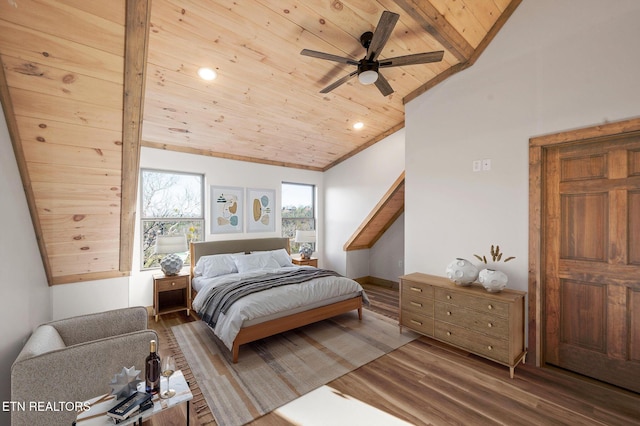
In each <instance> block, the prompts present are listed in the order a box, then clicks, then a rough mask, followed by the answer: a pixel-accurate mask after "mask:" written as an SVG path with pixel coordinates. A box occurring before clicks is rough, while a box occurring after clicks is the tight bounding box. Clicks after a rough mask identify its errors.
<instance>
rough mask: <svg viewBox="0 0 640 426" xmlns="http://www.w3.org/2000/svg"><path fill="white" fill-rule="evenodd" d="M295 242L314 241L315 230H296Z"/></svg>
mask: <svg viewBox="0 0 640 426" xmlns="http://www.w3.org/2000/svg"><path fill="white" fill-rule="evenodd" d="M294 241H295V242H296V243H315V242H316V231H296V237H295V239H294Z"/></svg>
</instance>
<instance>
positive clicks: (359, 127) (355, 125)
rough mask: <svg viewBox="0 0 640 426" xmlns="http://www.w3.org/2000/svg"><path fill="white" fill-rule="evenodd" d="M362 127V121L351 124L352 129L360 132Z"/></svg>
mask: <svg viewBox="0 0 640 426" xmlns="http://www.w3.org/2000/svg"><path fill="white" fill-rule="evenodd" d="M363 127H364V123H363V122H362V121H358V122H357V123H354V124H353V128H354V129H356V130H360V129H362V128H363Z"/></svg>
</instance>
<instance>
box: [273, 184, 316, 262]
mask: <svg viewBox="0 0 640 426" xmlns="http://www.w3.org/2000/svg"><path fill="white" fill-rule="evenodd" d="M315 192H316V187H315V185H308V184H302V183H290V182H283V183H282V195H281V199H282V236H283V237H288V238H289V239H290V240H291V243H290V244H291V253H298V252H299V251H300V244H299V243H296V242H294V241H293V239H294V237H295V236H296V230H300V231H311V230H314V229H316V217H315V216H316V213H315V212H316V205H315V204H316V203H315ZM311 246H312V247H311V248H312V250H315V244H312V245H311Z"/></svg>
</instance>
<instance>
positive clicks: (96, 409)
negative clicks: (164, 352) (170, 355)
mask: <svg viewBox="0 0 640 426" xmlns="http://www.w3.org/2000/svg"><path fill="white" fill-rule="evenodd" d="M166 380H167V379H166V378H165V377H161V378H160V389H164V388H166V386H167V381H166ZM169 384H170V385H171V388H172V389H175V391H176V394H175V395H174V396H172V397H171V398H166V399H162V398H160V397H159V396H158V395H154V396H153V399H152V401H153V408H150V409H148V410H145V411H143V412H142V413H139V414H137V415H134V416H131V417H129V418H128V419H126V420H123V421H121V422H119V423H118V425H119V426H125V425H132V424H135V423H136V422H137V423H138V424H139V425H142V421H143V420H145V419H147V418H149V417H151V416H154V415H156V414H158V413H160V412H162V411H164V410H167V409H169V408H171V407H174V406H176V405H178V404H182V403H183V402H186V403H187V426H188V425H189V401H191V400H192V399H193V394H192V393H191V389H189V384H188V383H187V381H186V380H185V378H184V375H183V374H182V371H180V370H178V371H176V372H175V373H173V375H172V376H171V378H170V379H169ZM138 390H139V391H142V392H144V381H142V383H140V384H139V385H138ZM119 402H120V401H117V400H116V399H115V397H114V396H113V395H109V394H105V395H101V396H97V397H95V398H92V399H90V400H88V401H87V403H88V404H89V407H90V408H89V410H87V411H84V412H82V413H80V414H78V417H77V418H76V421H75V422H73V426H113V425H114V424H115V423H114V421H113V418H111V417H109V416H107V414H106V413H107V411H109V410H110V409H111V408H113V407H115V406H116V404H118V403H119Z"/></svg>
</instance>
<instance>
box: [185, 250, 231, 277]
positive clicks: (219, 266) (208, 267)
mask: <svg viewBox="0 0 640 426" xmlns="http://www.w3.org/2000/svg"><path fill="white" fill-rule="evenodd" d="M234 272H238V269H237V268H236V264H235V262H234V261H233V255H232V254H213V255H210V256H202V257H201V258H200V259H198V262H197V263H196V267H195V268H193V275H195V276H196V277H199V276H203V277H205V278H213V277H217V276H220V275H226V274H233V273H234Z"/></svg>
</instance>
